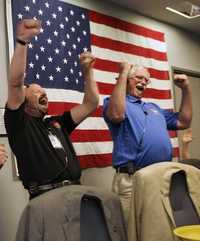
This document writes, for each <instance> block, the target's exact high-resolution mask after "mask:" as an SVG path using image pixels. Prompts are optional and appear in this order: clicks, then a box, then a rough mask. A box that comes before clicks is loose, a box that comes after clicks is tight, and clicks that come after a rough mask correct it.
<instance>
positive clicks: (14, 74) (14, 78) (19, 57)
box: [9, 43, 27, 87]
mask: <svg viewBox="0 0 200 241" xmlns="http://www.w3.org/2000/svg"><path fill="white" fill-rule="evenodd" d="M26 58H27V46H23V45H21V44H19V43H17V44H16V48H15V52H14V54H13V57H12V61H11V65H10V76H9V85H11V86H16V87H17V86H22V85H23V84H24V73H25V70H26Z"/></svg>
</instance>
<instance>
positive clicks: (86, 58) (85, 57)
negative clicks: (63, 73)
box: [80, 52, 96, 69]
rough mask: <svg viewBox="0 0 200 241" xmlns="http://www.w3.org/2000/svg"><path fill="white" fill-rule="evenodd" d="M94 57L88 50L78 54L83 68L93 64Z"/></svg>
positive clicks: (90, 66)
mask: <svg viewBox="0 0 200 241" xmlns="http://www.w3.org/2000/svg"><path fill="white" fill-rule="evenodd" d="M95 60H96V58H95V57H94V55H92V54H91V53H90V52H84V53H82V54H81V55H80V64H81V65H82V67H83V68H84V69H89V68H92V67H93V66H94V63H95Z"/></svg>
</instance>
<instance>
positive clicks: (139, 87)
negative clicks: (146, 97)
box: [136, 84, 144, 91]
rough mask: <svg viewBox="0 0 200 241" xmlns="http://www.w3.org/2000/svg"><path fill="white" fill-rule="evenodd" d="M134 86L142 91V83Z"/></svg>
mask: <svg viewBox="0 0 200 241" xmlns="http://www.w3.org/2000/svg"><path fill="white" fill-rule="evenodd" d="M136 88H137V89H138V90H139V91H144V86H143V85H140V84H139V85H136Z"/></svg>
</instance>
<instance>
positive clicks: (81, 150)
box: [73, 141, 113, 155]
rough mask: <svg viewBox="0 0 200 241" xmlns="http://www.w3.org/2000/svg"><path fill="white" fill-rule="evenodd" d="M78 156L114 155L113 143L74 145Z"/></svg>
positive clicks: (82, 143)
mask: <svg viewBox="0 0 200 241" xmlns="http://www.w3.org/2000/svg"><path fill="white" fill-rule="evenodd" d="M73 146H74V148H75V151H76V154H77V155H88V154H103V153H104V154H105V153H112V149H113V142H111V141H104V142H81V143H73Z"/></svg>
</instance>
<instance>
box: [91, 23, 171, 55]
mask: <svg viewBox="0 0 200 241" xmlns="http://www.w3.org/2000/svg"><path fill="white" fill-rule="evenodd" d="M90 32H91V33H92V34H95V35H98V36H101V37H105V38H109V39H113V40H117V41H120V42H124V43H128V44H134V45H137V46H141V47H143V48H150V49H154V50H156V51H159V52H163V53H166V52H167V46H166V43H165V42H162V41H159V40H155V39H152V38H148V37H143V36H141V35H137V34H134V33H130V32H126V31H124V30H120V29H117V28H112V27H110V26H106V25H104V24H99V23H95V22H92V21H90Z"/></svg>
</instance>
